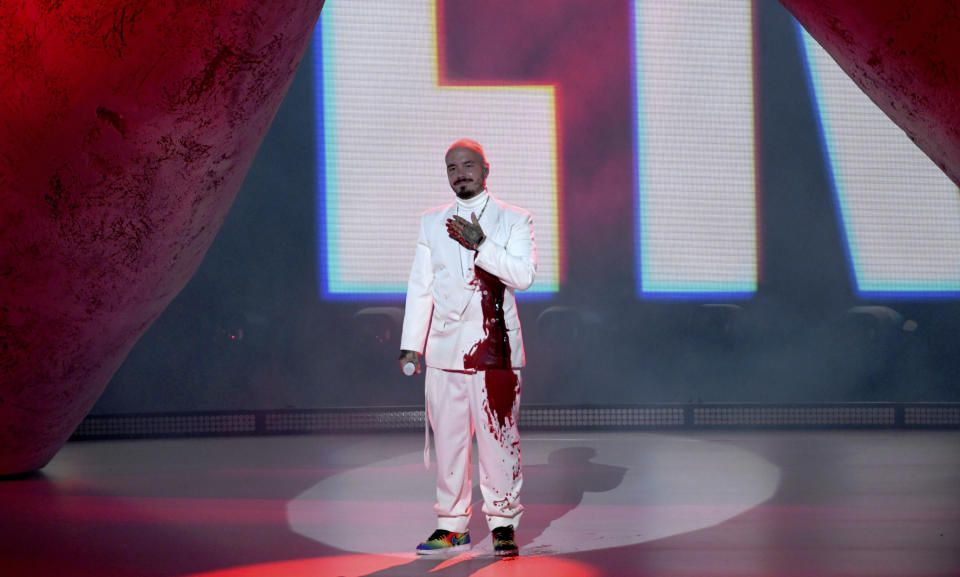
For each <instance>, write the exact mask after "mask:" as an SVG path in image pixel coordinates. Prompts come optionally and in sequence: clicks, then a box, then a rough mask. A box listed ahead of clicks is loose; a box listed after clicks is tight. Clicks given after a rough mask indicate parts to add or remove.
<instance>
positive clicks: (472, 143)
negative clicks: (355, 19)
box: [447, 138, 487, 164]
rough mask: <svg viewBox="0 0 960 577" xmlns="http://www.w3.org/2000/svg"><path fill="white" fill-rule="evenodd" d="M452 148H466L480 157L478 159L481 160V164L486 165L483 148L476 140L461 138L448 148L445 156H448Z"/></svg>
mask: <svg viewBox="0 0 960 577" xmlns="http://www.w3.org/2000/svg"><path fill="white" fill-rule="evenodd" d="M454 148H467V149H469V150H472V151H474V152H476V153H477V154H479V155H480V158H482V159H483V163H484V164H487V155H486V154H485V153H484V152H483V147H482V146H480V143H479V142H477V141H476V140H471V139H469V138H461V139H460V140H458V141H456V142H454V143H453V144H451V145H450V148H448V149H447V154H450V151H451V150H453V149H454Z"/></svg>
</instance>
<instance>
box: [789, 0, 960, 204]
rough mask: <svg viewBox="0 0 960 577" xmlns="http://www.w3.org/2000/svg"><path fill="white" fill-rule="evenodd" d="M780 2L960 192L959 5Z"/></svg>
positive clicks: (898, 0) (904, 0)
mask: <svg viewBox="0 0 960 577" xmlns="http://www.w3.org/2000/svg"><path fill="white" fill-rule="evenodd" d="M780 2H781V4H783V5H784V6H785V7H786V8H787V10H789V11H790V12H791V13H792V14H793V15H794V17H796V19H797V20H798V21H799V22H800V24H801V25H802V26H803V27H804V28H805V29H806V30H807V31H808V32H809V33H810V34H811V35H812V36H813V37H814V38H815V39H816V40H817V42H819V43H820V44H821V45H822V46H823V47H824V48H825V49H826V50H827V52H829V53H830V55H831V56H832V57H833V59H834V60H836V61H837V63H838V64H840V67H841V68H843V70H844V71H845V72H846V73H847V74H848V75H849V76H850V77H851V78H853V80H854V81H855V82H856V83H857V84H858V85H859V86H860V88H861V89H862V90H863V91H864V92H865V93H866V94H867V96H869V97H870V99H871V100H873V101H874V102H875V103H876V104H877V106H879V107H880V109H881V110H883V111H884V112H885V113H886V114H887V116H889V117H890V118H891V119H892V120H893V121H894V122H895V123H896V124H897V125H898V126H899V127H900V128H902V129H903V130H904V131H905V132H906V133H907V135H908V136H910V138H911V139H913V141H914V142H916V143H917V146H919V147H920V148H921V149H922V150H923V151H924V152H925V153H927V155H928V156H929V157H930V158H932V159H933V161H934V162H936V163H937V165H938V166H939V167H940V168H941V169H942V170H943V171H944V172H945V173H946V174H947V176H949V177H950V178H951V179H952V180H953V182H955V183H957V185H958V186H960V106H958V105H957V102H958V101H960V13H958V11H960V5H958V3H957V2H955V1H953V0H874V1H871V2H855V1H851V0H846V1H835V0H829V1H828V0H780Z"/></svg>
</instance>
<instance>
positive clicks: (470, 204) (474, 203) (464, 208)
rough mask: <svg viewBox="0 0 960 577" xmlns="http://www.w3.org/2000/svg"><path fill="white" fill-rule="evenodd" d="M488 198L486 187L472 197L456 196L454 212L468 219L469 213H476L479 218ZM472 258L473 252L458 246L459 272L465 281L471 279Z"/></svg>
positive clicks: (472, 271)
mask: <svg viewBox="0 0 960 577" xmlns="http://www.w3.org/2000/svg"><path fill="white" fill-rule="evenodd" d="M489 199H490V195H489V194H488V193H487V189H483V192H481V193H480V194H478V195H477V196H475V197H473V198H468V199H462V198H460V197H459V196H458V197H457V206H456V211H455V214H458V215H460V216H461V217H463V218H465V219H467V220H468V221H469V220H470V214H471V213H472V214H476V215H477V219H480V217H481V216H483V214H486V213H485V212H484V209H483V207H484V206H486V204H487V201H488V200H489ZM473 260H474V252H473V251H472V250H470V249H468V248H466V247H463V246H461V247H460V273H461V274H462V275H463V278H464V279H465V280H467V281H470V280H472V279H473V275H474V274H475V273H474V270H473Z"/></svg>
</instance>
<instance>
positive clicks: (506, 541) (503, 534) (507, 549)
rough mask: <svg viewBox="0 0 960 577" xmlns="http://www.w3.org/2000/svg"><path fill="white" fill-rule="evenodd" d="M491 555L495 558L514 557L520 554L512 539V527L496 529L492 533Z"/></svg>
mask: <svg viewBox="0 0 960 577" xmlns="http://www.w3.org/2000/svg"><path fill="white" fill-rule="evenodd" d="M491 533H493V554H494V555H496V556H497V557H515V556H517V555H519V554H520V550H519V549H518V548H517V542H516V540H515V539H514V538H513V525H507V526H506V527H497V528H496V529H494V530H493V531H491Z"/></svg>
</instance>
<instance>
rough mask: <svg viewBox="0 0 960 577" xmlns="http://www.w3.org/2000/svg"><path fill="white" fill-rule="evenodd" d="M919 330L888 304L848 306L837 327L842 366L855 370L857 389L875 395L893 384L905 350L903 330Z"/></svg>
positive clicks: (857, 391) (852, 372) (858, 392)
mask: <svg viewBox="0 0 960 577" xmlns="http://www.w3.org/2000/svg"><path fill="white" fill-rule="evenodd" d="M915 329H916V323H909V322H906V323H905V322H904V320H903V317H902V316H901V315H900V313H898V312H897V311H895V310H893V309H891V308H889V307H884V306H857V307H852V308H850V309H847V311H846V312H845V313H844V315H843V317H842V318H841V320H840V323H839V326H838V330H837V335H836V337H837V344H838V346H837V353H838V354H839V355H840V359H839V362H840V363H841V365H840V366H846V367H848V368H849V370H850V371H851V373H850V374H851V375H852V377H853V380H854V385H855V387H854V392H855V394H856V395H857V398H858V399H859V396H860V394H867V395H869V396H871V397H872V396H875V395H877V394H879V393H880V392H881V391H882V390H884V389H885V388H887V387H888V386H889V383H888V381H890V380H891V373H892V369H893V367H895V366H896V363H897V360H898V358H899V356H900V354H901V352H902V351H903V346H902V345H903V343H904V339H903V331H904V330H907V331H911V330H915Z"/></svg>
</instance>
